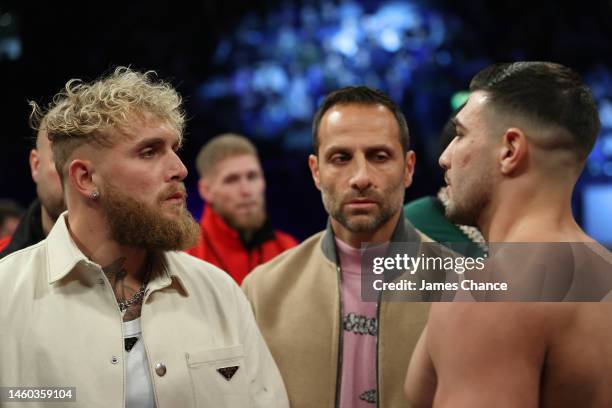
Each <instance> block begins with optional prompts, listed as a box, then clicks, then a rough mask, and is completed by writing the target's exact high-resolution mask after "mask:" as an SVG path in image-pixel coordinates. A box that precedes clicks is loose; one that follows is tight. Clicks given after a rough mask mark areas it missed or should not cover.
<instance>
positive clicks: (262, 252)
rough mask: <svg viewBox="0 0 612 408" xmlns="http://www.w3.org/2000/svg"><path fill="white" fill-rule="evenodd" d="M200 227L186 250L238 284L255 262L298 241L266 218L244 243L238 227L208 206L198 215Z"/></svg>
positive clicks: (268, 258)
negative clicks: (228, 223)
mask: <svg viewBox="0 0 612 408" xmlns="http://www.w3.org/2000/svg"><path fill="white" fill-rule="evenodd" d="M200 231H201V232H200V239H199V241H198V243H197V245H196V246H195V247H193V248H190V249H188V250H187V253H189V254H191V255H193V256H195V257H198V258H200V259H203V260H205V261H207V262H210V263H212V264H213V265H216V266H218V267H219V268H221V269H223V270H224V271H226V272H227V273H229V274H230V275H231V276H232V278H234V280H235V281H236V282H238V284H239V285H240V284H241V283H242V280H243V279H244V277H245V276H246V275H247V274H248V273H249V272H251V271H252V270H253V269H254V268H255V267H256V266H257V265H260V264H262V263H264V262H267V261H269V260H270V259H272V258H274V257H275V256H276V255H278V254H280V253H281V252H283V251H285V250H286V249H289V248H291V247H294V246H296V245H297V244H298V242H297V241H296V240H295V238H293V237H292V236H291V235H289V234H286V233H284V232H281V231H278V230H274V229H273V228H272V227H271V226H270V224H269V223H268V222H266V224H264V226H263V227H262V228H261V229H260V230H259V231H257V232H255V234H254V235H253V238H252V239H251V240H250V242H248V243H245V242H243V240H242V239H241V238H240V235H239V233H238V231H236V230H235V229H233V228H231V227H230V226H228V225H227V224H226V223H225V222H224V221H223V219H221V217H220V216H219V215H217V214H216V213H215V212H214V211H213V210H212V208H210V207H208V206H206V207H205V208H204V213H203V215H202V218H201V219H200Z"/></svg>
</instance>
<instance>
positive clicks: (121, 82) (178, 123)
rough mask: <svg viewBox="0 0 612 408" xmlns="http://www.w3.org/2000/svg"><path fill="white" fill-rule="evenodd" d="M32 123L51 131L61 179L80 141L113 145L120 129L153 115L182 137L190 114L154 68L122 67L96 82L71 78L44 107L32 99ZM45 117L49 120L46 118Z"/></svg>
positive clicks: (124, 131)
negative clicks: (150, 69)
mask: <svg viewBox="0 0 612 408" xmlns="http://www.w3.org/2000/svg"><path fill="white" fill-rule="evenodd" d="M30 105H31V107H32V113H31V114H30V125H31V126H32V127H33V128H34V129H35V130H38V129H39V127H40V126H41V125H42V126H44V128H45V130H46V131H47V132H48V137H49V139H50V140H51V146H52V149H53V159H54V161H55V166H56V168H57V172H58V173H59V175H60V177H61V178H62V181H63V180H64V175H65V174H66V171H67V168H66V165H67V164H68V159H69V157H70V155H71V154H72V152H74V150H75V149H77V148H78V147H79V146H82V145H84V144H91V145H94V146H98V147H111V146H112V145H113V144H114V142H115V141H116V140H117V139H116V137H115V136H116V134H117V133H119V134H122V135H125V136H130V134H131V133H130V130H131V129H132V124H133V122H134V119H144V115H146V114H149V115H152V116H153V117H154V118H155V119H157V120H159V121H161V122H163V123H166V124H168V125H170V126H171V127H172V128H174V129H175V130H176V131H177V133H178V134H179V138H181V139H182V135H183V130H184V126H185V114H184V111H183V109H182V101H181V97H180V95H179V94H178V93H177V92H176V90H175V89H174V88H173V87H172V85H170V84H169V83H167V82H164V81H162V80H159V79H157V77H156V74H155V72H154V71H147V72H144V73H141V72H136V71H133V70H132V69H130V68H129V67H117V68H116V69H115V70H114V72H112V73H111V74H110V75H108V76H106V77H102V78H100V79H98V80H96V81H93V82H91V83H85V82H83V81H81V80H79V79H71V80H70V81H68V82H67V83H66V85H65V87H64V89H63V90H62V91H60V92H59V93H58V94H57V95H55V97H54V98H53V102H52V103H51V104H50V105H49V106H48V107H47V109H46V110H43V109H42V108H41V107H40V106H39V105H38V104H37V103H36V102H30ZM43 118H44V120H43Z"/></svg>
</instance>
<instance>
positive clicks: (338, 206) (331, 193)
mask: <svg viewBox="0 0 612 408" xmlns="http://www.w3.org/2000/svg"><path fill="white" fill-rule="evenodd" d="M404 190H405V189H404V179H403V177H401V178H399V179H398V182H397V183H393V184H392V185H390V186H389V187H388V188H386V189H385V190H383V191H382V192H381V193H379V192H377V191H376V190H372V189H368V190H365V191H357V190H351V191H349V192H348V193H347V194H345V195H344V196H342V195H341V193H339V192H338V191H337V190H336V188H335V187H334V186H333V184H331V183H330V184H329V185H327V184H324V183H321V197H322V199H323V206H324V207H325V210H326V211H327V213H328V214H329V215H330V216H331V217H332V218H333V219H335V220H336V221H338V222H339V223H340V225H342V226H343V227H344V228H346V229H347V230H348V231H351V232H353V233H371V232H374V231H376V230H378V229H379V228H380V227H381V226H382V225H384V224H385V223H386V222H387V221H389V220H390V219H391V218H393V216H394V215H395V214H397V212H398V211H400V209H401V207H402V204H403V203H404ZM358 198H361V199H368V200H372V201H374V202H376V203H377V204H378V205H377V211H375V212H374V213H372V212H371V211H359V210H353V211H350V212H349V211H348V210H347V209H346V207H345V205H346V204H347V203H349V202H350V201H351V200H354V199H358Z"/></svg>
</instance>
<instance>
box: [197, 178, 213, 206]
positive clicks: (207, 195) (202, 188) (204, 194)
mask: <svg viewBox="0 0 612 408" xmlns="http://www.w3.org/2000/svg"><path fill="white" fill-rule="evenodd" d="M198 193H200V197H201V198H202V200H204V201H206V202H208V203H210V202H211V200H212V197H211V192H210V183H209V182H208V180H207V179H206V178H204V177H200V180H198Z"/></svg>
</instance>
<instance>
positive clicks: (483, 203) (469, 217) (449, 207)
mask: <svg viewBox="0 0 612 408" xmlns="http://www.w3.org/2000/svg"><path fill="white" fill-rule="evenodd" d="M486 174H487V173H486V172H485V173H484V175H483V176H482V177H479V178H478V179H477V180H474V181H472V182H471V183H470V184H465V185H464V188H463V193H462V194H461V197H458V198H456V196H457V190H456V189H453V190H451V191H452V193H453V196H452V197H448V200H447V201H446V202H445V203H444V208H445V215H446V217H447V218H448V219H449V220H450V221H451V222H453V223H454V224H460V225H469V226H473V227H478V219H479V218H480V215H481V214H482V213H483V211H484V210H485V208H487V206H488V205H489V202H490V200H491V188H492V187H493V186H492V181H491V178H490V176H488V175H486Z"/></svg>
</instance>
